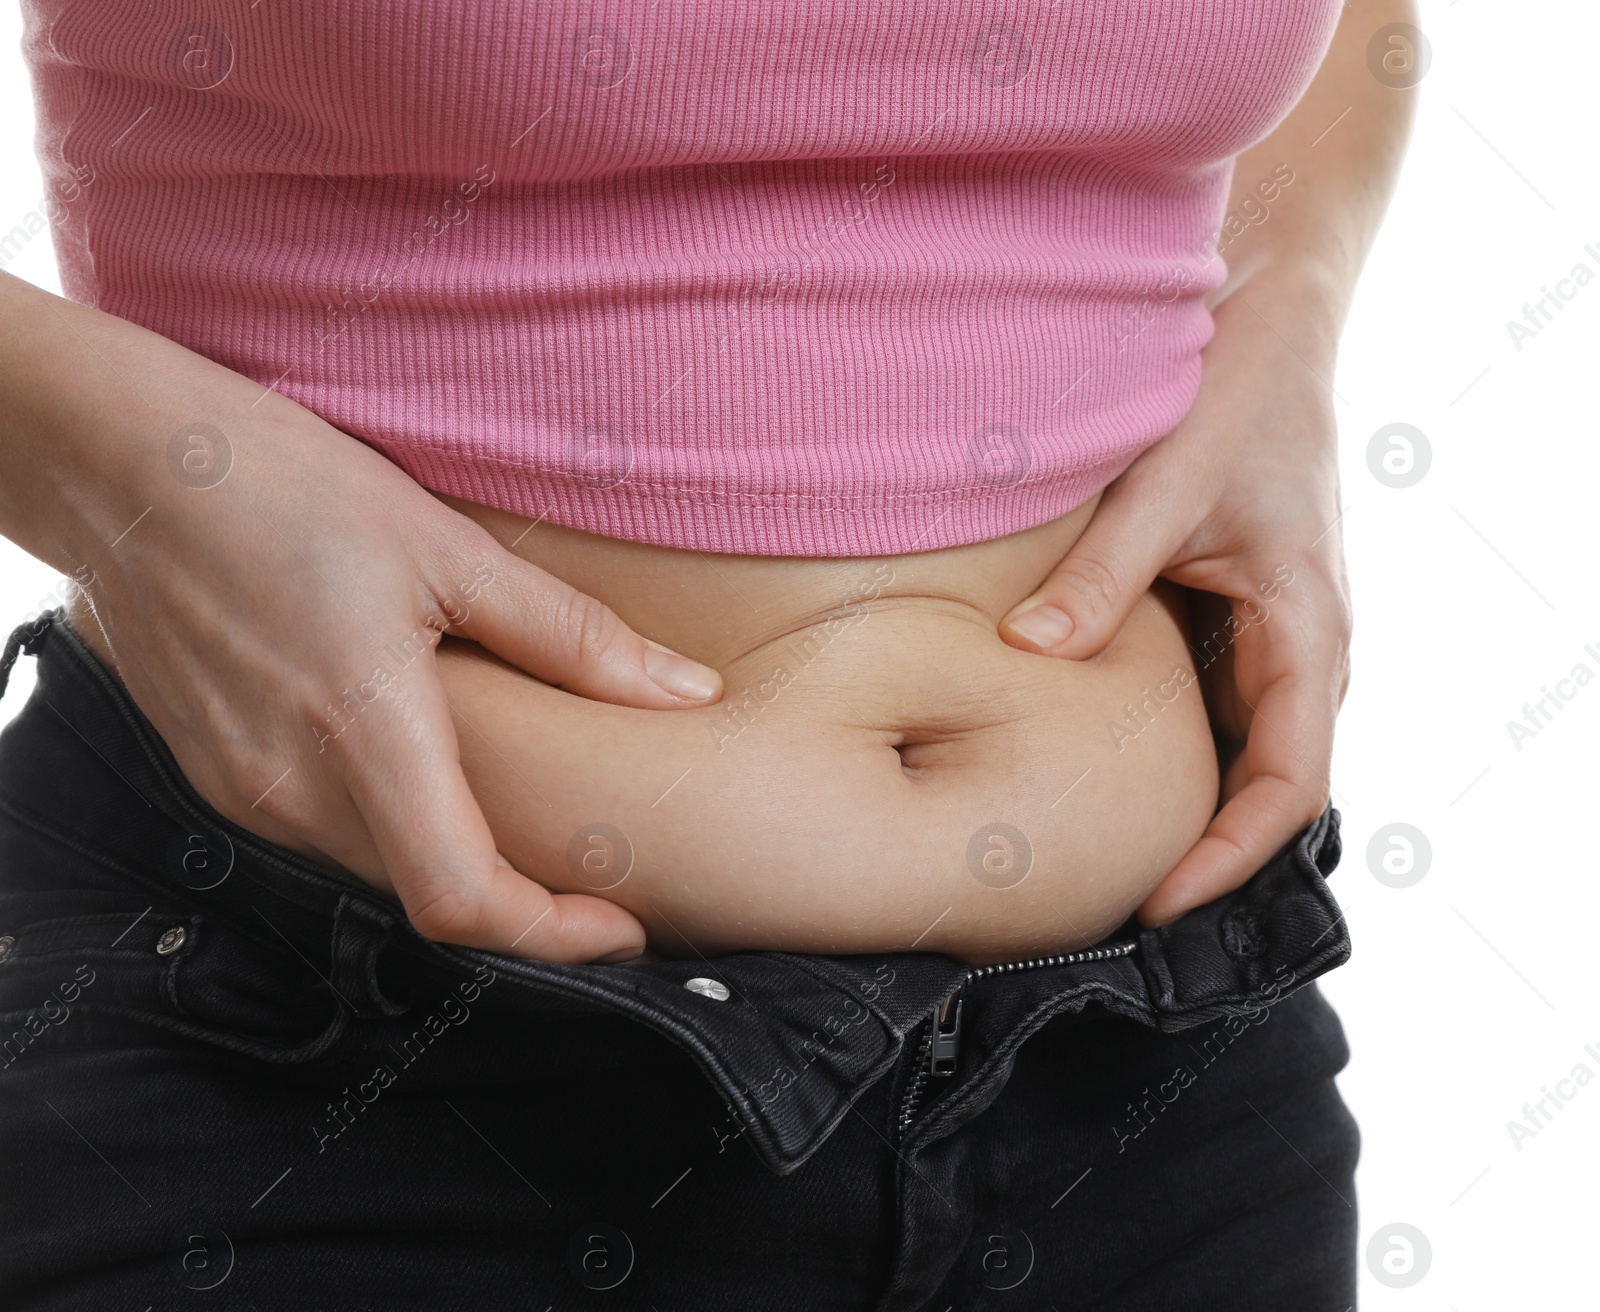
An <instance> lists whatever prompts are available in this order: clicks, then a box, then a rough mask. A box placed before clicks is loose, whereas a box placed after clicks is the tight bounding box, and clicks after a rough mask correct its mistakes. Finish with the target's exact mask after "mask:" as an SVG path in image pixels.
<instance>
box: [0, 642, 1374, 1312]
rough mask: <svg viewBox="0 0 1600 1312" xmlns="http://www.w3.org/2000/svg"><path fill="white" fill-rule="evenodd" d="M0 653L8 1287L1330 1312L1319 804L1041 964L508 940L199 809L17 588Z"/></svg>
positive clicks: (65, 1297) (1, 1279)
mask: <svg viewBox="0 0 1600 1312" xmlns="http://www.w3.org/2000/svg"><path fill="white" fill-rule="evenodd" d="M23 651H25V652H28V653H30V654H32V655H34V656H35V657H36V658H37V661H38V681H37V685H36V687H35V690H34V692H33V694H32V696H31V698H30V699H29V700H28V702H27V703H26V704H25V705H24V707H23V708H22V710H21V711H20V713H19V714H18V716H17V717H16V719H15V720H14V721H13V722H12V723H11V724H10V725H9V726H7V728H6V729H5V731H4V733H3V734H0V1306H3V1307H4V1308H6V1309H8V1312H116V1310H120V1309H127V1310H128V1312H144V1310H145V1309H154V1310H155V1312H161V1310H163V1309H198V1310H201V1312H211V1310H212V1309H229V1310H232V1309H239V1310H240V1312H246V1310H253V1312H279V1310H281V1312H319V1310H321V1309H327V1310H329V1312H334V1310H337V1312H356V1310H361V1309H372V1310H373V1312H413V1310H415V1312H423V1310H424V1309H426V1310H427V1312H454V1310H456V1309H460V1310H461V1312H467V1310H469V1309H470V1310H471V1312H498V1310H499V1309H506V1310H508V1312H509V1310H510V1309H516V1312H557V1310H560V1312H565V1310H566V1309H629V1310H633V1309H637V1310H638V1312H724V1310H726V1312H733V1310H735V1309H737V1310H738V1312H801V1310H804V1312H832V1310H834V1309H838V1310H840V1312H843V1310H846V1309H862V1310H867V1309H873V1310H875V1312H912V1310H913V1309H928V1310H929V1312H946V1310H947V1309H959V1310H965V1309H1017V1310H1019V1312H1020V1310H1022V1309H1054V1310H1055V1312H1073V1310H1074V1309H1090V1308H1093V1309H1108V1310H1109V1309H1117V1310H1118V1312H1132V1310H1133V1309H1141V1310H1142V1309H1150V1310H1151V1312H1155V1310H1157V1309H1159V1310H1160V1312H1184V1310H1185V1309H1209V1308H1219V1309H1229V1310H1230V1312H1247V1310H1249V1309H1262V1310H1263V1312H1268V1310H1270V1312H1289V1310H1291V1309H1292V1310H1293V1312H1346V1310H1347V1309H1348V1308H1350V1307H1351V1306H1352V1305H1353V1304H1354V1302H1355V1292H1354V1287H1355V1248H1356V1239H1355V1236H1356V1211H1355V1202H1356V1199H1355V1192H1354V1188H1353V1172H1354V1169H1355V1162H1356V1156H1357V1151H1358V1143H1359V1139H1358V1135H1357V1131H1356V1128H1355V1125H1354V1123H1353V1121H1352V1119H1351V1117H1350V1115H1349V1113H1348V1111H1347V1110H1346V1108H1345V1105H1344V1103H1343V1102H1342V1101H1341V1099H1340V1097H1339V1094H1338V1092H1337V1090H1336V1089H1335V1085H1334V1077H1335V1075H1336V1074H1337V1073H1338V1072H1339V1070H1340V1069H1341V1068H1342V1067H1343V1066H1344V1064H1345V1061H1346V1059H1347V1056H1348V1051H1347V1048H1346V1045H1345V1039H1344V1035H1343V1032H1342V1030H1341V1027H1340V1024H1339V1021H1338V1018H1337V1017H1336V1015H1335V1014H1334V1012H1333V1011H1332V1009H1331V1008H1330V1007H1329V1006H1328V1004H1327V1002H1326V1001H1325V1000H1324V999H1323V997H1322V995H1321V993H1320V991H1319V990H1318V988H1317V986H1316V985H1315V984H1314V983H1313V981H1314V980H1315V979H1316V978H1317V977H1318V976H1319V975H1321V974H1323V973H1324V972H1325V971H1328V970H1330V969H1332V968H1333V967H1335V966H1338V965H1339V964H1341V963H1342V962H1344V961H1345V960H1346V959H1347V957H1348V956H1349V952H1350V944H1349V938H1348V935H1347V933H1346V930H1345V925H1344V921H1343V918H1342V916H1341V914H1340V911H1339V908H1338V906H1337V904H1336V903H1335V902H1334V900H1333V898H1332V896H1331V895H1330V893H1329V890H1328V886H1327V883H1326V878H1327V876H1328V875H1329V874H1330V872H1331V871H1332V870H1333V868H1334V866H1335V864H1336V863H1337V861H1338V858H1339V825H1338V813H1337V812H1336V811H1334V810H1332V809H1331V808H1330V809H1329V810H1328V811H1327V812H1325V813H1324V814H1323V815H1322V816H1321V817H1320V818H1319V819H1317V820H1316V821H1315V822H1314V823H1312V824H1311V825H1309V826H1308V827H1307V828H1306V829H1305V830H1304V831H1303V832H1302V833H1301V834H1299V835H1298V836H1297V837H1296V838H1295V840H1294V841H1293V842H1292V843H1290V844H1289V845H1288V846H1287V847H1286V848H1285V849H1284V850H1283V851H1282V852H1281V853H1279V854H1278V855H1277V856H1276V857H1275V858H1274V859H1273V860H1272V861H1271V862H1270V863H1269V864H1268V865H1267V866H1266V867H1265V868H1263V869H1262V870H1261V871H1259V872H1258V873H1257V874H1256V875H1255V876H1254V877H1253V878H1252V879H1251V880H1250V882H1249V883H1247V884H1246V885H1245V886H1244V887H1243V888H1241V889H1239V890H1238V891H1237V892H1235V893H1232V894H1230V895H1228V896H1227V897H1224V898H1222V899H1220V900H1219V901H1216V902H1213V903H1211V904H1210V905H1208V906H1205V907H1201V908H1199V909H1197V910H1195V911H1192V912H1190V913H1189V914H1188V915H1186V916H1184V917H1182V918H1181V919H1180V920H1178V921H1176V922H1175V923H1173V924H1171V925H1167V926H1164V927H1162V928H1160V929H1155V930H1148V929H1142V928H1140V927H1139V926H1138V924H1137V923H1136V922H1134V921H1131V920H1130V922H1129V923H1128V924H1127V925H1126V926H1124V927H1123V929H1122V931H1121V932H1120V933H1118V934H1115V935H1113V936H1112V937H1111V938H1110V939H1107V940H1106V941H1105V942H1104V943H1102V944H1100V945H1098V946H1097V947H1096V948H1095V949H1092V950H1090V951H1088V952H1082V953H1075V954H1072V955H1071V956H1061V957H1048V958H1040V959H1037V960H1033V961H1025V962H1015V963H1008V964H1006V965H1004V966H999V967H986V968H983V969H982V970H968V969H967V968H965V967H963V966H962V965H961V964H959V963H958V962H955V961H953V960H951V959H950V958H948V957H945V956H942V955H939V954H936V953H915V952H914V953H898V954H884V955H867V956H813V955H805V954H798V953H786V952H740V953H735V954H732V955H728V956H722V957H717V958H713V959H710V960H707V959H695V960H688V961H666V962H659V963H654V964H644V965H639V964H633V965H625V966H599V965H590V966H559V965H547V964H543V963H540V962H532V961H521V960H516V959H513V958H510V957H504V956H499V955H496V954H493V953H488V952H482V951H477V950H474V949H468V948H460V947H454V946H449V945H445V944H439V943H433V942H430V941H428V940H425V939H423V938H422V937H421V936H420V935H418V934H417V933H416V932H415V931H414V930H413V929H412V928H411V927H410V925H409V923H408V922H407V920H406V917H405V915H404V913H403V911H402V909H401V907H400V905H399V903H398V902H397V901H396V900H395V899H393V898H392V897H389V896H386V895H384V894H382V893H379V892H377V891H376V890H374V889H371V888H369V887H367V886H366V885H365V884H361V883H359V882H357V881H355V880H353V879H351V878H349V877H347V876H343V875H341V874H339V873H337V872H334V871H331V870H328V869H325V868H323V867H321V866H319V865H317V864H315V863H313V862H310V861H307V860H305V859H303V858H301V857H298V856H296V855H294V854H292V853H290V852H288V851H287V850H285V849H283V848H280V847H278V846H276V845H274V844H272V843H269V842H266V841H264V840H262V839H260V838H257V837H255V836H254V835H252V834H250V833H249V832H247V831H245V830H243V829H241V828H239V827H238V826H236V825H234V824H232V823H230V822H229V821H228V820H226V819H225V818H223V817H222V816H221V815H220V814H219V813H218V812H217V811H215V810H214V809H213V808H212V807H210V806H209V805H207V804H206V802H204V801H203V800H202V799H201V797H200V796H199V795H198V793H196V791H195V790H194V788H193V787H192V786H191V785H190V784H189V782H188V780H187V779H186V778H185V777H184V776H183V774H182V772H181V771H180V770H179V769H178V767H177V764H176V762H175V761H174V759H173V757H172V755H171V753H170V752H169V751H168V749H167V747H166V744H165V743H164V742H163V741H162V740H161V738H160V737H159V736H158V735H157V734H156V732H155V731H154V729H153V728H152V727H151V725H150V723H149V721H148V720H147V719H146V718H145V717H144V715H143V714H142V713H141V712H140V711H139V709H138V707H137V706H136V705H135V704H134V702H133V700H132V699H131V697H130V696H129V695H128V693H127V691H126V690H125V689H124V688H123V686H122V685H121V683H120V682H119V681H118V679H117V678H116V677H115V675H114V674H112V673H111V672H110V671H109V670H108V669H107V668H106V667H105V666H104V665H103V664H102V663H101V662H100V661H99V660H98V659H97V658H96V657H95V655H94V654H93V653H92V652H91V651H89V649H88V648H87V647H85V646H84V644H83V642H82V640H81V639H80V638H79V637H78V636H77V635H76V634H75V633H73V631H72V630H71V629H70V628H69V627H68V626H67V625H66V623H65V621H64V618H63V616H62V614H61V612H59V611H52V612H48V613H46V614H45V615H43V616H42V617H39V618H37V619H33V620H30V621H28V622H26V623H24V624H23V625H21V626H19V627H18V628H17V630H16V631H15V632H14V633H13V634H12V637H11V641H10V643H9V644H8V646H7V649H6V653H5V660H4V662H3V672H0V686H3V679H4V677H5V676H6V675H7V674H9V670H10V668H11V666H12V664H13V663H14V662H15V660H16V659H17V656H18V654H19V653H20V652H23Z"/></svg>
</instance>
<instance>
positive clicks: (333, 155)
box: [0, 0, 1339, 556]
mask: <svg viewBox="0 0 1600 1312" xmlns="http://www.w3.org/2000/svg"><path fill="white" fill-rule="evenodd" d="M23 10H24V13H25V17H26V20H27V27H26V35H25V41H24V50H25V53H26V56H27V59H28V62H29V66H30V69H31V71H32V74H33V80H34V89H35V95H36V101H37V104H38V109H39V131H38V138H37V146H38V151H39V156H40V159H41V161H42V164H43V167H44V170H45V173H46V180H47V184H48V186H49V188H50V191H51V195H52V197H53V200H52V205H51V209H52V213H51V218H52V221H53V226H54V239H55V243H56V250H57V254H58V257H59V261H60V265H61V272H62V282H63V286H64V288H65V290H66V292H67V294H68V295H69V296H71V297H73V298H74V299H76V300H80V301H83V302H86V303H89V304H94V305H98V306H99V307H100V308H101V309H103V310H107V311H110V312H111V313H113V314H117V315H121V316H123V317H124V318H127V319H131V320H134V321H136V322H138V323H141V324H143V325H145V326H147V327H149V328H151V329H154V330H155V331H157V332H160V333H163V334H165V335H166V336H168V337H171V338H173V339H175V340H176V341H179V342H181V343H183V344H184V345H186V346H188V347H190V348H191V349H193V350H195V351H198V352H200V353H202V354H204V355H206V356H208V357H210V358H211V359H213V360H216V361H219V362H220V363H222V364H224V365H227V366H228V367H230V368H232V369H235V370H238V371H239V372H241V373H244V374H246V375H249V376H250V377H251V378H254V379H256V380H257V381H259V382H260V383H261V384H263V386H272V387H275V388H277V389H278V390H279V391H280V392H283V393H285V394H286V395H288V396H291V397H293V398H294V399H295V400H297V401H299V402H301V403H302V404H304V405H306V406H308V407H309V408H310V409H312V410H314V411H315V412H316V413H318V414H319V415H321V416H322V417H323V418H325V419H327V420H328V421H329V422H330V423H333V424H335V425H337V426H338V427H340V428H342V429H344V430H345V431H347V432H349V433H352V434H354V435H355V436H357V437H359V438H361V439H362V440H364V441H366V442H369V443H371V444H372V445H373V446H375V447H376V448H377V449H379V450H380V451H382V452H384V453H385V454H386V455H388V456H389V457H390V458H391V459H393V460H394V461H395V462H396V463H398V464H399V465H401V466H402V467H403V468H405V469H406V470H407V471H408V472H410V473H411V474H412V475H413V476H414V477H415V478H416V479H417V480H418V481H419V482H421V483H423V484H424V485H425V486H427V487H430V488H435V489H438V490H440V491H443V492H448V493H453V494H455V495H457V496H461V497H466V498H469V499H471V500H474V501H480V502H485V503H488V504H490V505H494V506H499V507H502V508H504V509H506V510H511V511H516V512H519V513H521V514H525V515H530V516H544V517H545V518H546V519H548V520H550V521H552V522H555V523H559V524H567V525H571V526H574V527H577V528H581V529H587V530H590V531H592V532H595V533H601V534H606V535H608V536H611V537H620V538H631V539H637V540H641V541H647V542H654V543H661V544H667V545H671V546H677V547H692V548H697V549H700V550H705V551H738V552H749V553H757V554H764V555H816V556H830V555H856V554H880V553H897V552H905V551H920V550H927V549H931V548H935V547H943V546H949V545H953V544H957V543H964V542H971V541H977V540H981V539H985V538H992V537H998V536H1001V535H1004V534H1007V533H1013V532H1017V531H1019V530H1021V529H1025V528H1028V527H1030V526H1032V525H1034V524H1038V523H1040V522H1043V521H1044V520H1047V519H1050V518H1053V517H1055V516H1057V515H1060V514H1063V513H1065V512H1066V511H1068V510H1070V509H1071V508H1072V507H1074V506H1076V505H1078V504H1079V503H1081V502H1082V501H1083V500H1085V499H1086V498H1087V497H1089V496H1090V495H1092V494H1093V493H1094V492H1095V491H1096V490H1098V489H1099V488H1101V487H1103V486H1104V485H1105V484H1106V483H1107V482H1109V481H1110V480H1111V479H1112V478H1114V477H1115V476H1116V475H1117V474H1118V473H1120V472H1121V471H1122V470H1123V469H1124V468H1125V467H1126V466H1127V465H1128V463H1129V462H1130V461H1131V460H1132V459H1133V458H1134V456H1135V455H1137V454H1138V453H1139V452H1140V451H1141V450H1143V449H1145V448H1146V447H1148V446H1149V445H1150V444H1151V443H1152V442H1154V441H1156V440H1157V439H1159V438H1160V437H1161V436H1162V435H1163V434H1165V433H1167V432H1169V431H1170V430H1171V429H1172V428H1173V426H1174V425H1176V423H1177V422H1178V421H1179V420H1180V419H1181V418H1182V417H1183V415H1184V413H1185V412H1186V411H1187V409H1188V408H1189V406H1190V405H1191V404H1192V402H1193V399H1194V394H1195V390H1196V388H1197V386H1198V384H1199V378H1200V359H1199V352H1200V349H1201V347H1202V346H1203V345H1204V344H1205V343H1206V342H1207V340H1209V337H1210V334H1211V331H1212V324H1211V318H1210V315H1209V313H1208V311H1207V309H1206V306H1205V304H1204V298H1205V296H1206V294H1207V293H1208V292H1210V291H1212V290H1214V289H1215V288H1216V287H1217V286H1218V285H1219V284H1220V283H1221V281H1222V280H1223V278H1224V276H1225V272H1226V270H1225V265H1224V260H1223V259H1222V258H1221V257H1220V256H1219V255H1218V253H1217V232H1218V228H1219V226H1220V225H1221V224H1222V223H1223V221H1224V208H1225V205H1226V198H1227V194H1228V187H1229V181H1230V177H1231V173H1232V161H1233V157H1234V156H1235V155H1236V154H1237V153H1238V152H1239V151H1240V150H1242V149H1243V148H1245V147H1246V146H1248V145H1250V144H1252V143H1254V142H1255V141H1257V140H1259V139H1260V138H1261V137H1263V136H1265V135H1266V134H1267V133H1268V132H1269V131H1270V130H1271V129H1272V127H1273V126H1274V125H1275V124H1276V123H1278V122H1279V121H1280V120H1281V119H1282V117H1283V116H1284V115H1285V114H1286V113H1287V112H1288V110H1289V109H1290V108H1291V107H1292V105H1293V103H1294V102H1295V100H1296V99H1298V97H1299V96H1300V94H1301V93H1302V92H1303V90H1304V89H1305V87H1306V86H1307V85H1308V83H1309V82H1310V79H1311V77H1312V75H1313V74H1314V72H1315V69H1316V66H1317V64H1318V63H1319V62H1320V60H1321V57H1322V55H1323V53H1324V51H1325V49H1326V46H1327V44H1328V41H1329V39H1330V37H1331V35H1332V31H1333V27H1334V24H1335V21H1336V19H1337V15H1338V10H1339V0H1164V2H1158V0H1151V2H1150V3H1133V0H1058V3H1055V4H1046V3H1043V2H1039V3H1025V4H1024V3H995V2H994V0H611V2H609V3H605V4H592V3H574V2H571V0H540V2H539V3H524V2H523V0H511V2H509V3H508V2H506V0H497V2H493V3H491V0H263V2H262V3H259V4H253V5H251V4H245V3H242V2H241V0H225V2H218V0H23ZM1286 172H1287V170H1286ZM1289 176H1290V177H1292V173H1290V174H1289ZM1279 180H1280V182H1281V181H1282V178H1281V176H1280V179H1279ZM1264 194H1265V193H1264ZM1253 217H1254V216H1253ZM0 235H3V234H0Z"/></svg>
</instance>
